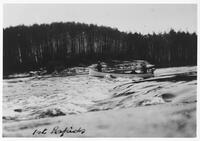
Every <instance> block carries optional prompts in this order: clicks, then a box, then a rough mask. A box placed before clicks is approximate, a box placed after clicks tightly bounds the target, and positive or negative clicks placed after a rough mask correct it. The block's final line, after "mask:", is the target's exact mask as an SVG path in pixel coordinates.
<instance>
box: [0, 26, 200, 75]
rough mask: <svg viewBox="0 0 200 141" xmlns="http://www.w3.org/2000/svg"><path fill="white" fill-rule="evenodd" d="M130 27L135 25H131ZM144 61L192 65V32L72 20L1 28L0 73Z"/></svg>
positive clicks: (194, 59)
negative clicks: (0, 62)
mask: <svg viewBox="0 0 200 141" xmlns="http://www.w3.org/2000/svg"><path fill="white" fill-rule="evenodd" d="M133 26H134V25H133ZM111 59H118V60H133V59H140V60H147V61H149V62H150V63H152V64H155V65H157V66H161V67H168V66H183V65H196V64H197V35H196V33H188V32H180V31H179V32H175V31H174V30H173V29H172V30H171V31H170V32H168V33H162V34H153V35H142V34H139V33H125V32H120V31H119V30H118V29H114V28H110V27H104V26H97V25H93V24H90V25H88V24H83V23H75V22H67V23H62V22H61V23H52V24H41V25H37V24H34V25H32V26H24V25H20V26H16V27H9V28H5V29H3V73H4V74H9V73H13V72H23V71H29V70H37V69H39V68H41V67H47V66H46V65H47V64H48V63H49V62H52V61H54V62H60V64H63V65H64V66H73V65H78V64H89V63H94V62H95V61H97V60H104V61H105V60H111Z"/></svg>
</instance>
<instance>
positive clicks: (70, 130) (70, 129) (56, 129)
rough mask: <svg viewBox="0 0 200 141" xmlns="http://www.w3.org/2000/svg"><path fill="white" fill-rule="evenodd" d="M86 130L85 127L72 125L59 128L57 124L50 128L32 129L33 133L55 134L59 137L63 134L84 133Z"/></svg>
mask: <svg viewBox="0 0 200 141" xmlns="http://www.w3.org/2000/svg"><path fill="white" fill-rule="evenodd" d="M85 132H86V130H85V129H83V128H81V127H79V128H74V127H73V126H70V127H65V128H63V129H62V128H60V127H59V126H55V127H53V128H52V129H47V128H44V129H35V130H34V131H33V133H32V134H33V135H46V134H56V135H59V136H60V137H63V136H64V135H65V134H71V133H72V134H76V133H80V134H84V133H85Z"/></svg>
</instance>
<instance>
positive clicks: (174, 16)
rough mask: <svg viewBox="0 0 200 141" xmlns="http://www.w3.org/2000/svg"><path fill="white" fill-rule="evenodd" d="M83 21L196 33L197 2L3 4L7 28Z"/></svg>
mask: <svg viewBox="0 0 200 141" xmlns="http://www.w3.org/2000/svg"><path fill="white" fill-rule="evenodd" d="M72 21H75V22H81V23H87V24H97V25H104V26H110V27H113V28H118V29H119V30H120V31H125V32H133V33H134V32H140V33H142V34H148V33H153V32H155V33H160V32H164V31H166V32H167V31H169V30H170V29H171V28H173V29H175V30H176V31H177V30H181V31H188V32H197V5H195V4H4V6H3V26H4V28H6V27H9V26H16V25H21V24H24V25H32V24H35V23H37V24H42V23H52V22H72Z"/></svg>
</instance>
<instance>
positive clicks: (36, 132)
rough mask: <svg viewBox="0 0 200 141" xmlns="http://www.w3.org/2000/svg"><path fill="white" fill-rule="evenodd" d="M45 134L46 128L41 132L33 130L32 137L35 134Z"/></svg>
mask: <svg viewBox="0 0 200 141" xmlns="http://www.w3.org/2000/svg"><path fill="white" fill-rule="evenodd" d="M46 133H47V128H45V129H43V130H39V129H35V131H34V132H33V135H35V134H38V135H39V134H43V135H44V134H46Z"/></svg>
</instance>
